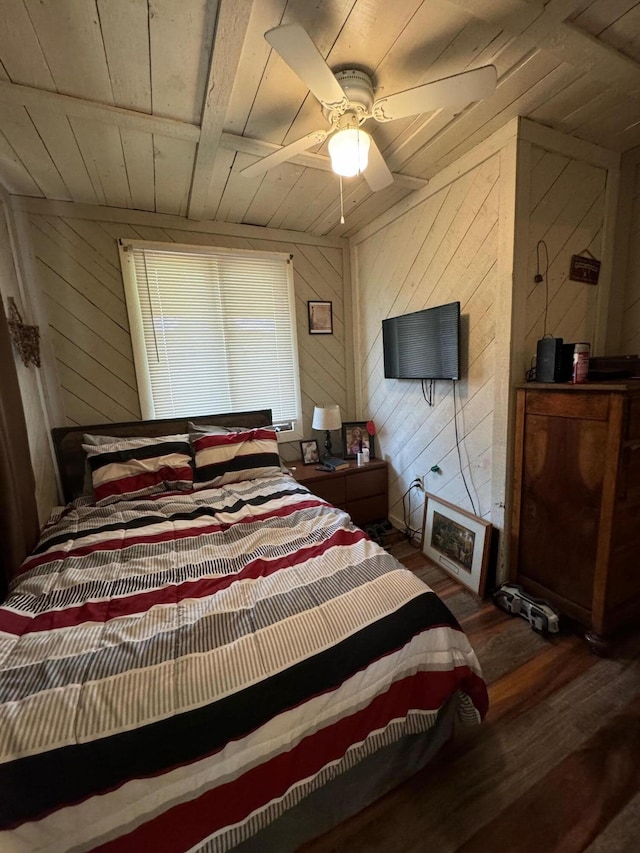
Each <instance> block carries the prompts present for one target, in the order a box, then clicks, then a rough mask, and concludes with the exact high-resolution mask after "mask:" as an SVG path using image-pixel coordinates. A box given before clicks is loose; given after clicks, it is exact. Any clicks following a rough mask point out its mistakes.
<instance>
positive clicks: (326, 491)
mask: <svg viewBox="0 0 640 853" xmlns="http://www.w3.org/2000/svg"><path fill="white" fill-rule="evenodd" d="M331 476H335V475H331ZM344 483H345V478H344V477H337V476H336V479H335V480H332V479H331V477H329V478H327V479H326V480H320V481H318V482H312V483H305V485H306V486H307V488H308V489H309V491H310V492H313V494H314V495H317V496H318V497H319V498H322V499H323V500H325V501H328V502H329V503H330V504H334V506H339V505H342V506H344V504H345V502H346V498H345V487H344Z"/></svg>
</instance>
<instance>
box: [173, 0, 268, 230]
mask: <svg viewBox="0 0 640 853" xmlns="http://www.w3.org/2000/svg"><path fill="white" fill-rule="evenodd" d="M252 6H253V0H220V3H219V6H218V18H217V21H216V31H215V36H214V38H213V44H212V49H211V63H210V66H209V78H208V80H207V86H206V98H205V102H204V108H203V110H202V120H201V122H200V140H199V142H198V149H197V151H196V160H195V165H194V169H193V179H192V181H191V195H190V198H189V209H188V217H189V218H190V219H203V218H204V217H205V214H206V211H207V210H208V209H209V208H210V207H215V209H217V207H218V203H219V199H217V200H216V199H210V198H209V191H210V187H211V175H212V172H213V165H214V162H215V158H216V152H217V151H218V147H219V145H220V139H221V137H222V131H223V127H224V120H225V116H226V114H227V107H228V105H229V100H230V98H231V91H232V89H233V82H234V80H235V74H232V73H230V70H231V69H235V68H237V67H238V64H239V62H240V54H241V52H242V46H243V44H244V39H245V35H246V32H247V25H248V23H249V17H250V15H251V8H252Z"/></svg>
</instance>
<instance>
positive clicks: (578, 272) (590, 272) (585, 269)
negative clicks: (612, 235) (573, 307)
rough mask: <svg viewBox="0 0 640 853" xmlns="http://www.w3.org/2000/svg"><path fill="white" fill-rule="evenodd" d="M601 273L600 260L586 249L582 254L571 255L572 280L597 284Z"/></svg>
mask: <svg viewBox="0 0 640 853" xmlns="http://www.w3.org/2000/svg"><path fill="white" fill-rule="evenodd" d="M599 275H600V261H599V260H597V259H596V258H594V257H593V255H592V254H591V252H590V251H589V250H588V249H586V250H585V251H584V252H583V253H582V254H581V255H572V256H571V266H570V267H569V278H570V279H571V281H581V282H582V283H583V284H597V283H598V276H599Z"/></svg>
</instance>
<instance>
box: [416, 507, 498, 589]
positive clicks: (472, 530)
mask: <svg viewBox="0 0 640 853" xmlns="http://www.w3.org/2000/svg"><path fill="white" fill-rule="evenodd" d="M492 530H493V527H492V526H491V523H490V522H488V521H485V520H484V519H483V518H479V517H478V516H477V515H472V514H471V513H470V512H466V511H465V510H463V509H460V508H459V507H457V506H454V505H453V504H450V503H448V502H447V501H443V500H442V499H441V498H437V497H436V496H435V495H430V494H429V493H428V492H426V493H425V502H424V523H423V525H422V552H423V554H425V555H426V556H427V557H429V558H430V559H431V560H433V562H434V563H437V565H438V566H440V567H441V568H442V569H444V570H445V572H447V573H448V574H450V575H451V576H452V577H453V578H455V580H457V581H459V582H460V583H461V584H462V585H463V586H466V587H467V588H468V589H470V590H472V592H475V593H476V594H477V595H479V596H480V598H482V596H483V595H484V591H485V585H486V582H487V568H488V564H489V548H490V545H491V533H492Z"/></svg>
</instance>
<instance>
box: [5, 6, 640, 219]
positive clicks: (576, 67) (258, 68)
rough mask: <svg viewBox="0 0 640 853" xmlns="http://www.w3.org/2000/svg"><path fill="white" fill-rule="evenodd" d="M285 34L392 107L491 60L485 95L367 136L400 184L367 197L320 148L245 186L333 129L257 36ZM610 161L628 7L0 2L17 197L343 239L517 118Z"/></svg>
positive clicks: (634, 127)
mask: <svg viewBox="0 0 640 853" xmlns="http://www.w3.org/2000/svg"><path fill="white" fill-rule="evenodd" d="M291 22H295V23H299V24H301V25H302V26H304V27H305V28H306V29H307V31H308V32H309V34H310V36H311V38H312V39H313V41H314V42H315V44H316V45H317V46H318V48H319V50H320V51H321V53H322V54H323V56H325V57H326V59H327V62H328V63H329V65H330V66H331V67H332V68H333V69H334V70H337V69H343V68H348V67H354V68H362V69H365V70H367V71H369V72H371V73H372V74H373V78H374V84H375V86H376V92H377V94H378V95H380V94H381V93H383V92H384V93H387V94H391V93H393V92H396V91H400V90H403V89H406V88H410V87H412V86H416V85H418V84H420V83H423V82H428V81H431V80H435V79H438V78H441V77H444V76H447V75H449V74H455V73H457V72H460V71H463V70H465V69H470V68H475V67H478V66H480V65H485V64H488V63H492V64H494V65H495V66H496V68H497V71H498V88H497V90H496V92H495V94H494V95H493V96H492V97H491V98H489V99H487V100H485V101H481V102H479V103H476V104H470V105H468V106H467V107H466V108H465V109H462V110H461V111H460V112H459V113H458V114H457V115H454V114H453V113H452V112H451V111H448V110H446V109H442V110H438V111H436V112H432V113H429V114H424V115H420V116H417V117H414V118H408V119H401V120H397V121H393V122H389V123H386V124H377V123H376V122H375V121H374V120H373V119H371V120H370V121H369V122H368V124H367V125H366V129H367V130H368V131H369V132H371V133H372V135H373V136H374V138H375V140H376V142H377V144H378V146H379V147H380V149H381V151H382V152H383V154H384V156H385V158H386V160H387V163H388V164H389V166H390V168H391V169H392V171H393V172H394V173H395V175H396V179H395V181H394V183H393V185H391V186H390V187H388V188H386V189H384V190H381V191H379V192H376V193H372V192H370V190H369V189H368V187H367V184H366V183H365V181H364V180H363V179H362V178H354V179H350V180H345V211H346V223H345V224H344V225H340V223H339V191H338V178H337V176H336V175H334V174H333V173H332V172H331V170H330V167H329V161H328V158H327V156H326V152H325V148H326V146H321V147H320V148H319V149H318V150H314V149H312V150H311V151H310V152H309V153H307V154H303V155H300V156H299V157H297V158H295V159H294V160H293V161H291V162H288V163H285V164H283V165H281V166H278V167H276V168H275V169H272V170H271V171H269V172H267V174H266V175H265V176H264V177H261V178H254V179H247V178H245V177H243V176H242V175H240V170H241V169H242V168H244V167H245V166H247V165H249V164H250V163H252V162H254V161H255V160H256V159H257V158H258V156H264V155H265V154H267V153H270V152H271V151H272V150H275V149H276V148H277V146H280V145H283V144H287V143H289V142H291V141H293V140H295V139H297V138H299V137H301V136H303V135H305V134H306V133H309V132H311V131H313V130H318V129H323V128H326V127H327V123H326V121H325V119H324V118H323V117H322V115H321V112H320V106H319V104H318V102H317V101H316V100H315V98H314V97H313V96H312V95H310V94H309V92H308V90H307V88H306V87H305V85H304V84H303V83H302V82H301V81H300V80H299V79H298V78H297V76H296V75H295V74H294V73H293V72H292V71H291V70H290V69H289V68H288V67H287V66H286V65H285V63H284V62H283V61H282V60H281V58H280V57H279V56H278V55H277V54H276V53H275V52H274V51H272V50H271V49H270V47H269V45H268V44H267V42H266V41H265V40H264V37H263V34H264V32H265V31H266V30H268V29H270V28H272V27H274V26H278V25H279V24H281V23H291ZM517 115H521V116H527V117H529V118H531V119H533V120H535V121H538V122H541V123H543V124H545V125H548V126H550V127H554V128H557V129H558V130H561V131H563V132H565V133H569V134H572V135H574V136H576V137H578V138H580V139H583V140H587V141H589V142H593V143H597V144H598V145H601V146H604V147H606V148H609V149H611V150H613V151H625V150H628V149H631V148H634V147H636V146H637V145H639V144H640V2H636V0H547V2H545V3H543V2H540V0H531V2H529V0H324V2H314V3H311V2H309V0H253V2H252V0H2V4H1V5H0V181H1V182H2V183H3V184H4V186H5V187H6V189H7V190H8V191H9V192H10V193H12V194H18V195H27V196H35V197H43V198H47V199H61V200H66V201H75V202H83V203H89V204H101V205H109V206H113V207H120V208H136V209H139V210H150V211H156V212H158V213H170V214H178V215H183V216H188V217H191V218H193V219H216V220H219V221H223V222H239V223H247V224H252V225H263V226H269V227H276V228H285V229H293V230H298V231H305V232H308V233H311V234H314V235H325V234H331V235H336V236H338V235H344V236H349V235H351V234H354V233H355V232H357V231H358V230H359V229H360V228H362V227H363V226H364V225H366V224H367V223H369V222H370V221H371V220H372V219H373V218H375V217H376V216H377V215H379V214H380V213H382V212H383V211H384V210H386V209H387V208H388V207H389V206H391V205H392V204H393V203H395V202H396V201H398V200H400V199H401V198H402V197H404V196H405V195H406V194H407V193H410V192H412V191H414V190H415V189H416V188H418V187H420V186H422V185H423V183H424V181H427V180H428V179H429V178H430V177H431V176H433V175H434V174H436V173H437V172H438V171H440V170H441V169H442V168H443V167H444V166H446V165H448V164H449V163H451V162H453V161H454V160H455V159H457V158H458V157H459V156H460V155H462V154H464V153H465V152H466V151H468V150H469V149H470V148H471V147H473V146H474V145H476V144H477V143H478V142H480V141H481V140H482V139H484V138H486V137H487V136H488V135H490V134H491V133H492V132H493V131H494V130H496V129H498V128H499V127H500V126H502V125H503V124H504V123H505V122H507V121H508V120H509V119H511V118H513V117H514V116H517Z"/></svg>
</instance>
